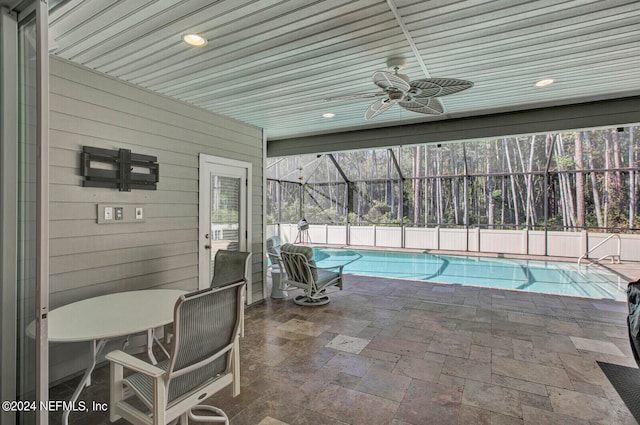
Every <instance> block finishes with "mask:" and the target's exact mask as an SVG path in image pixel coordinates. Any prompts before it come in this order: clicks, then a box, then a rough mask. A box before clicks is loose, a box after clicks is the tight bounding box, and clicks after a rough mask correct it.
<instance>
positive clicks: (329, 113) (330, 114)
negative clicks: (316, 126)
mask: <svg viewBox="0 0 640 425" xmlns="http://www.w3.org/2000/svg"><path fill="white" fill-rule="evenodd" d="M322 116H323V117H325V118H333V117H335V116H336V114H334V113H333V112H327V113H326V114H322Z"/></svg>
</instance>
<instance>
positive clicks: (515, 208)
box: [502, 138, 520, 226]
mask: <svg viewBox="0 0 640 425" xmlns="http://www.w3.org/2000/svg"><path fill="white" fill-rule="evenodd" d="M502 143H503V145H504V153H505V157H506V159H507V169H508V170H509V179H510V180H511V196H512V197H513V213H514V215H515V224H516V226H519V225H520V219H519V216H520V214H519V213H518V197H517V196H516V195H517V194H516V182H515V180H514V179H513V168H512V167H511V159H509V149H508V148H507V139H506V138H503V139H502Z"/></svg>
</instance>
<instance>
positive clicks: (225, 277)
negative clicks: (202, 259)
mask: <svg viewBox="0 0 640 425" xmlns="http://www.w3.org/2000/svg"><path fill="white" fill-rule="evenodd" d="M250 257H251V253H250V252H244V251H227V250H225V249H220V250H218V251H217V252H216V256H215V258H214V260H213V278H212V279H211V287H218V286H224V285H228V284H230V283H235V282H238V281H240V280H243V279H244V280H245V282H247V281H248V279H249V258H250Z"/></svg>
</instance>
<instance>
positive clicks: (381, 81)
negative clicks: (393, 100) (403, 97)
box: [371, 71, 411, 92]
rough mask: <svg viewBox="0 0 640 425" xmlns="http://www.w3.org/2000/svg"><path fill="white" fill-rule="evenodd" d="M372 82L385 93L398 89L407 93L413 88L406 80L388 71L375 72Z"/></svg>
mask: <svg viewBox="0 0 640 425" xmlns="http://www.w3.org/2000/svg"><path fill="white" fill-rule="evenodd" d="M371 80H372V81H373V83H374V84H375V85H376V86H378V87H380V88H381V89H382V90H384V91H388V90H393V89H396V90H400V91H402V92H407V91H409V89H410V88H411V86H410V85H409V83H407V82H406V81H405V80H403V79H402V78H400V77H398V76H397V75H395V74H392V73H390V72H386V71H376V72H374V73H373V75H372V76H371Z"/></svg>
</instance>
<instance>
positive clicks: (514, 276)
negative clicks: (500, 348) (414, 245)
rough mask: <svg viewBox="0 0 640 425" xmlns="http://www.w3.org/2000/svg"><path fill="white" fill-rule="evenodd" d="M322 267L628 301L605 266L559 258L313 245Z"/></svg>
mask: <svg viewBox="0 0 640 425" xmlns="http://www.w3.org/2000/svg"><path fill="white" fill-rule="evenodd" d="M313 249H314V258H315V260H316V262H317V264H318V267H330V266H336V265H342V264H345V267H344V272H345V273H352V274H359V275H368V276H380V277H393V278H404V279H415V280H428V281H430V282H438V283H454V284H462V285H473V286H483V287H491V288H502V289H518V290H522V291H531V292H544V293H552V294H560V295H572V296H583V297H593V298H608V299H615V300H620V301H623V300H626V286H627V281H626V280H625V279H624V278H623V277H622V276H620V275H618V274H616V273H613V272H611V271H610V270H608V269H605V268H604V267H586V266H585V265H582V266H578V265H577V264H576V263H562V262H556V261H534V260H517V259H506V258H487V257H473V256H459V255H439V254H438V255H436V254H429V253H413V252H394V251H373V250H366V249H345V248H325V247H314V248H313Z"/></svg>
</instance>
